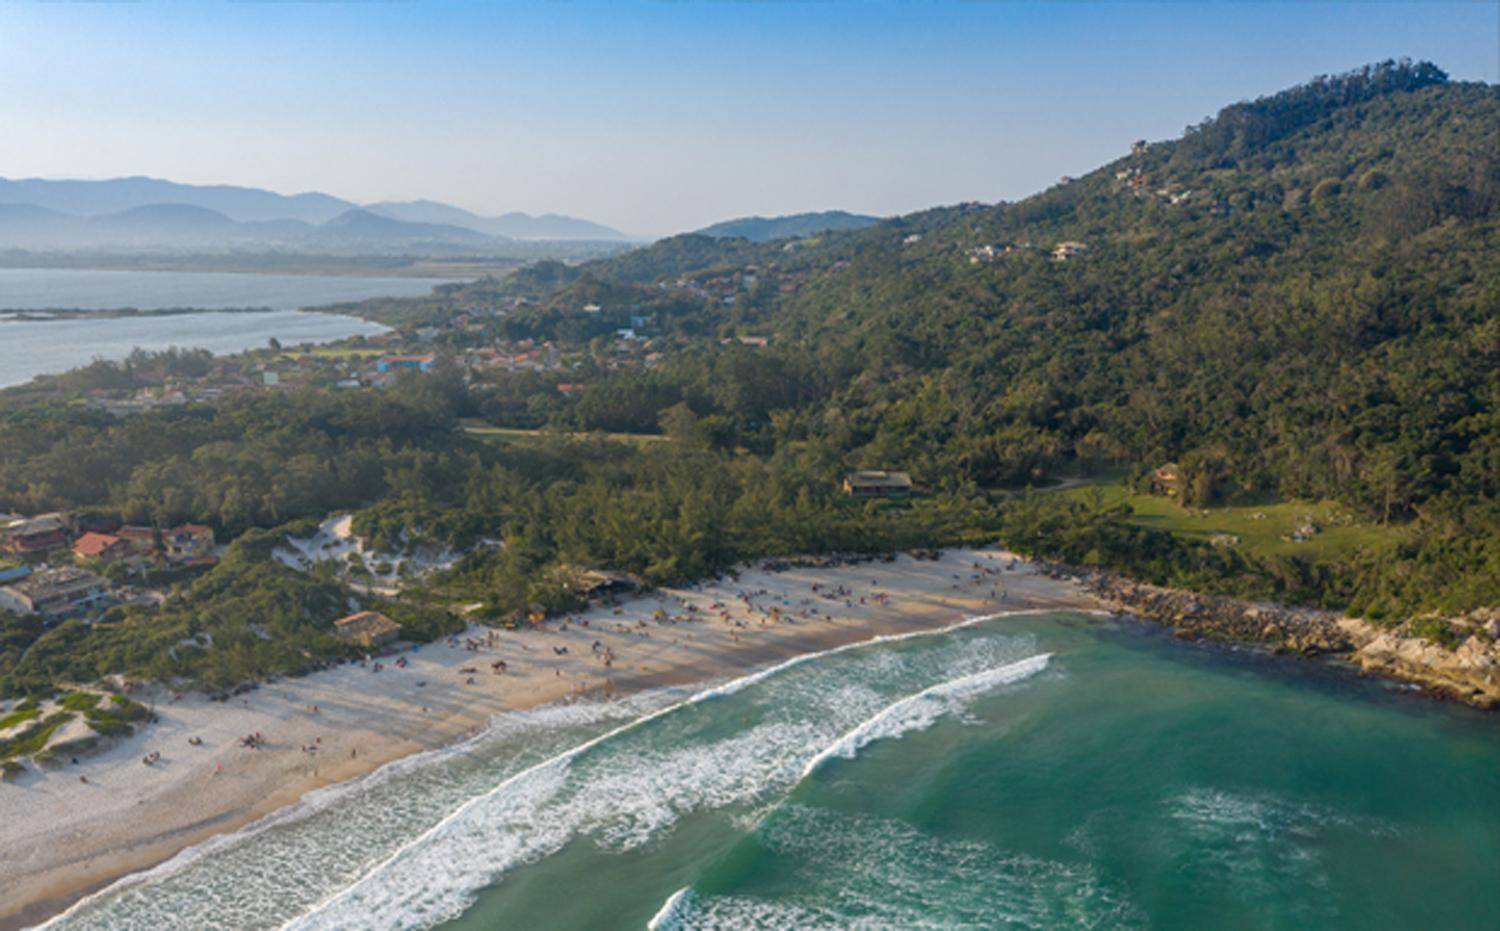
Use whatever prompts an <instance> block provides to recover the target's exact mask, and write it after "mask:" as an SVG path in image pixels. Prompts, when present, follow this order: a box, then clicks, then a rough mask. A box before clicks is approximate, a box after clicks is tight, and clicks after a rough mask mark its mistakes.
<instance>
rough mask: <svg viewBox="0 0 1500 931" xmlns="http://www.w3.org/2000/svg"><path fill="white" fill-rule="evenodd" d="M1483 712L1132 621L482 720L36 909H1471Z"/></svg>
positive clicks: (1489, 846) (871, 912)
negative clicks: (480, 726)
mask: <svg viewBox="0 0 1500 931" xmlns="http://www.w3.org/2000/svg"><path fill="white" fill-rule="evenodd" d="M1497 914H1500V720H1497V719H1496V718H1495V717H1493V716H1486V715H1482V714H1480V713H1477V712H1471V711H1468V710H1467V709H1463V708H1457V707H1453V706H1446V705H1438V704H1432V703H1427V702H1424V701H1421V700H1418V699H1415V698H1413V697H1411V696H1409V695H1403V694H1399V693H1398V692H1396V691H1395V690H1393V689H1392V688H1390V687H1389V686H1383V685H1380V684H1378V683H1373V682H1365V681H1360V680H1355V679H1351V678H1349V677H1346V676H1342V675H1338V674H1334V673H1331V672H1327V671H1324V670H1322V669H1321V668H1320V667H1316V666H1313V665H1312V664H1308V663H1305V662H1299V661H1295V660H1284V659H1277V658H1272V657H1264V656H1258V655H1254V654H1248V653H1236V652H1232V651H1227V650H1221V649H1213V648H1204V647H1198V646H1188V645H1183V644H1180V643H1177V642H1175V641H1173V640H1171V639H1170V638H1169V637H1167V636H1165V635H1163V634H1162V633H1161V632H1160V631H1159V630H1157V629H1156V628H1153V627H1148V626H1146V625H1141V624H1137V623H1135V622H1131V621H1117V620H1106V619H1103V618H1099V617H1088V616H1082V615H1075V614H1037V615H1030V616H1020V617H1009V618H1001V619H996V620H988V621H976V622H973V623H969V624H966V625H963V626H961V627H958V628H956V629H953V630H951V631H949V632H947V633H943V634H934V635H921V636H910V637H905V638H891V639H887V640H885V641H882V642H878V643H872V644H868V645H864V646H857V647H853V648H847V649H841V650H838V651H834V652H830V653H827V654H822V655H817V656H813V657H809V658H805V659H802V660H799V661H794V662H792V663H790V664H785V665H783V666H782V667H778V668H775V669H772V670H770V671H767V672H765V673H761V674H757V675H756V676H753V677H749V678H747V679H743V680H738V681H736V682H733V683H728V684H722V685H720V686H719V687H717V688H714V689H712V690H707V691H699V692H693V691H692V690H684V691H680V692H679V691H674V692H659V693H654V694H650V695H644V696H637V697H635V698H632V699H629V700H627V701H624V702H620V703H616V704H612V705H602V706H595V705H574V706H569V707H562V708H553V709H544V710H541V711H538V712H535V713H531V714H520V715H512V716H508V717H506V718H503V719H500V720H498V721H497V722H496V723H495V726H494V727H493V728H492V729H491V730H490V731H489V732H488V733H486V734H484V735H482V736H480V737H477V738H475V739H474V740H472V741H470V742H468V743H467V744H464V745H462V746H460V747H455V748H450V749H448V750H444V751H441V752H435V753H429V754H423V755H421V756H419V757H416V758H412V759H409V760H405V761H402V762H399V763H397V764H393V765H391V766H389V767H386V768H385V769H384V770H382V771H380V772H379V773H377V774H375V775H373V776H372V777H370V778H368V779H366V780H362V781H360V782H358V783H354V784H350V785H347V786H343V787H336V788H332V789H328V790H324V791H322V792H319V793H315V794H314V795H313V796H311V797H309V798H308V799H307V800H305V801H304V803H303V804H301V805H300V806H297V807H296V808H294V809H292V810H289V811H287V812H284V813H282V814H280V815H278V816H276V817H274V818H272V819H269V820H268V821H266V822H263V823H261V824H259V825H256V826H254V827H252V828H251V829H248V830H246V831H244V832H241V833H240V834H237V835H231V836H229V837H227V838H222V839H218V840H216V841H213V842H210V843H208V844H206V845H203V846H202V847H200V848H198V849H195V850H191V851H188V852H186V853H184V854H183V855H182V856H180V857H178V858H177V859H176V860H174V861H173V862H171V863H168V864H165V865H164V866H163V867H161V868H158V869H157V870H155V871H152V872H151V873H149V874H145V875H143V876H141V877H135V878H133V879H132V880H130V881H127V882H125V883H122V884H119V885H117V886H116V887H114V888H112V889H110V890H107V891H106V892H104V893H101V894H100V895H97V896H95V897H94V898H92V899H90V900H87V901H86V902H84V903H82V904H81V905H79V906H77V907H75V909H73V910H72V911H71V912H70V913H68V914H67V915H65V916H63V917H62V918H60V919H58V920H57V921H55V922H54V926H55V927H58V928H70V929H71V928H114V929H120V928H125V929H129V928H143V929H144V928H151V929H166V928H202V927H235V928H278V927H289V928H309V929H311V928H319V929H322V928H338V929H348V928H417V927H441V928H447V929H452V931H477V929H496V928H526V929H536V928H565V929H573V928H576V929H598V928H644V927H653V928H657V929H671V928H767V929H771V928H776V929H781V928H892V929H898V928H899V929H911V928H1038V929H1042V928H1162V929H1175V928H1183V929H1187V928H1193V929H1197V928H1229V929H1235V928H1246V929H1249V928H1257V929H1260V928H1287V929H1294V928H1296V929H1302V928H1359V929H1397V928H1401V929H1405V928H1444V929H1469V928H1474V929H1488V928H1493V927H1495V916H1496V915H1497Z"/></svg>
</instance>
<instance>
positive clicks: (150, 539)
mask: <svg viewBox="0 0 1500 931" xmlns="http://www.w3.org/2000/svg"><path fill="white" fill-rule="evenodd" d="M111 536H115V537H119V538H120V539H121V540H124V541H125V542H126V544H128V545H129V547H130V555H132V556H148V555H150V554H152V553H154V552H156V530H155V528H152V527H135V526H131V525H130V524H126V525H125V526H123V527H121V528H120V529H119V530H116V531H115V532H114V533H113V534H111Z"/></svg>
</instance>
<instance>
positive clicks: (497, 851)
mask: <svg viewBox="0 0 1500 931" xmlns="http://www.w3.org/2000/svg"><path fill="white" fill-rule="evenodd" d="M993 617H995V616H994V615H987V616H984V617H976V618H967V619H965V620H963V621H961V622H959V623H957V624H953V625H948V626H946V627H944V628H938V629H933V630H926V631H914V632H911V633H908V634H899V635H894V636H889V637H881V638H877V639H875V640H867V641H863V642H857V643H851V644H847V645H844V646H840V647H836V648H833V649H831V650H827V651H823V652H822V653H818V654H808V655H804V656H798V657H794V658H792V659H789V660H787V661H785V662H782V663H779V664H777V665H775V666H772V667H770V668H768V669H764V670H759V671H757V672H754V673H751V674H749V675H746V676H743V677H741V678H739V679H736V680H734V681H731V682H727V683H723V684H721V685H717V686H714V687H711V688H708V689H704V690H702V691H700V692H697V693H695V694H692V695H689V696H687V697H686V698H682V697H680V696H681V693H680V692H678V693H675V694H673V693H651V694H648V695H642V696H636V697H635V698H632V699H627V700H625V701H622V702H616V703H607V704H601V705H595V704H587V703H579V704H570V705H564V706H554V707H551V708H547V709H541V710H539V711H537V712H533V713H530V714H513V715H505V716H502V717H499V718H497V719H496V720H495V722H493V724H492V726H491V728H490V730H489V731H487V732H486V734H484V735H481V736H480V737H477V738H475V739H473V740H471V741H469V742H467V743H466V744H464V745H460V746H458V747H454V748H446V749H443V750H438V751H431V752H429V753H425V754H420V755H418V756H415V757H410V758H407V759H405V760H401V761H398V762H396V763H392V764H389V765H388V766H386V767H383V768H382V769H381V770H378V771H377V772H376V773H374V774H372V775H371V776H369V777H366V778H365V779H363V780H358V781H356V782H353V783H348V784H344V785H341V786H337V787H331V788H329V789H324V790H320V791H319V792H317V793H312V794H310V795H309V796H307V797H306V798H305V799H304V800H303V802H302V803H300V804H299V805H297V806H294V807H293V808H291V809H287V810H283V811H282V812H280V813H278V814H276V815H273V816H271V817H269V818H267V819H262V821H261V822H257V823H256V824H255V825H253V826H251V827H249V828H247V829H245V830H243V831H241V832H237V833H235V834H230V835H225V836H223V837H220V838H216V839H214V840H212V841H210V842H207V843H205V844H201V845H198V846H197V847H195V848H192V849H191V850H189V851H184V852H183V853H182V854H180V855H179V856H178V857H176V858H174V859H173V860H172V861H169V863H167V864H163V865H162V866H160V867H157V868H156V869H154V870H151V871H148V872H147V873H143V874H138V875H136V876H134V877H129V878H127V879H126V880H122V881H121V882H120V883H117V884H116V885H115V886H112V887H110V888H109V889H107V890H105V891H104V892H102V893H99V894H97V895H95V896H92V897H90V899H88V900H85V902H82V903H79V905H77V906H75V907H74V909H70V910H69V912H68V913H66V914H65V915H64V916H60V917H59V918H58V919H56V920H54V922H52V923H49V927H56V928H69V929H71V928H85V927H109V928H153V929H166V928H173V927H203V926H205V925H207V924H213V923H215V922H218V923H220V924H223V923H225V922H228V923H229V924H232V925H234V926H235V927H243V928H252V927H268V928H269V927H280V926H283V925H284V926H288V927H307V928H323V927H349V926H359V927H371V926H375V927H380V926H388V927H403V928H404V927H420V926H430V925H433V924H436V923H438V922H440V921H442V920H445V919H447V918H451V917H454V916H456V915H457V914H459V913H461V912H462V911H463V909H464V908H466V907H467V906H468V904H469V903H470V902H472V900H473V896H474V894H475V893H476V892H477V890H479V889H482V888H484V887H485V886H488V885H490V884H491V883H493V882H494V881H495V880H496V879H498V878H499V876H501V875H502V874H504V873H505V872H506V871H508V870H510V869H513V868H515V867H516V866H518V865H521V864H524V863H527V862H531V861H533V860H536V859H539V858H541V857H544V856H547V855H548V854H550V853H551V852H553V851H555V850H557V849H560V848H561V846H563V845H564V844H566V843H567V842H568V841H569V840H571V839H573V838H575V837H579V836H587V837H590V838H592V839H593V840H594V842H595V843H598V844H600V845H602V846H603V847H605V848H606V849H613V850H625V849H630V848H632V847H635V846H638V845H640V844H642V843H645V842H647V841H649V840H650V839H652V838H653V837H655V836H658V835H660V834H661V833H663V832H665V831H667V830H670V828H671V826H672V825H673V824H674V823H675V822H676V821H677V820H679V819H680V818H681V817H682V816H683V815H684V814H687V813H689V812H692V811H700V810H718V809H724V808H726V807H730V806H733V807H735V808H739V809H744V808H752V809H754V808H759V809H760V810H765V806H767V805H768V804H770V803H774V802H775V801H776V800H778V799H779V798H780V797H781V796H783V795H784V794H785V792H786V791H788V790H789V789H790V787H792V786H794V785H795V784H796V783H797V781H798V780H799V779H800V774H801V773H802V772H803V770H804V769H805V768H806V764H807V761H808V760H809V758H810V757H812V756H814V755H817V754H818V753H819V752H820V748H826V747H828V746H829V743H830V741H832V740H835V739H836V738H838V737H839V735H840V734H845V736H847V731H848V729H849V728H850V727H851V726H855V725H857V724H858V723H859V722H860V721H864V720H866V719H868V718H869V717H870V716H872V715H875V714H877V713H878V712H879V711H880V710H881V708H883V707H886V706H888V705H889V704H890V703H891V701H890V697H889V696H890V691H891V690H892V689H894V688H901V687H903V686H906V685H907V683H910V682H921V681H923V680H924V679H925V680H926V681H928V682H931V681H932V680H933V678H934V676H935V675H948V676H951V675H952V674H953V673H954V672H962V673H964V674H965V675H963V676H960V677H959V679H960V680H964V679H967V678H971V677H973V676H974V675H975V674H976V673H977V674H979V675H980V676H981V678H982V677H983V674H984V672H985V671H986V670H992V667H994V665H995V663H996V662H997V661H1009V662H1012V663H1013V662H1014V660H1015V657H1016V656H1017V655H1018V652H1019V654H1020V655H1024V652H1025V649H1026V644H1027V643H1028V642H1029V638H1024V637H1023V638H1017V637H1013V636H1011V637H999V638H997V637H991V636H984V637H980V638H965V639H962V640H954V641H947V642H940V643H939V644H938V645H937V646H936V647H935V648H933V649H927V650H922V651H918V652H917V653H896V654H892V653H889V652H888V651H883V650H874V651H872V652H870V653H869V654H868V655H859V654H855V656H856V657H857V658H856V659H855V660H854V662H853V664H852V665H851V664H850V663H849V662H841V664H840V665H839V666H838V667H837V668H836V669H834V674H833V675H822V674H821V669H820V671H819V672H818V673H817V674H814V675H810V676H801V675H799V676H796V677H791V678H781V679H778V680H776V686H775V689H774V690H773V691H772V692H769V693H766V694H765V695H760V694H757V695H756V696H754V697H753V698H752V699H750V700H749V701H748V702H747V703H743V704H737V705H736V706H735V711H736V713H737V714H738V713H741V712H743V715H742V717H743V720H744V722H745V723H744V725H743V729H742V730H739V731H737V732H735V733H733V734H731V735H729V736H722V737H718V736H715V737H713V738H712V739H708V740H705V737H706V736H709V735H703V734H699V733H698V732H697V731H695V730H694V728H695V727H697V726H700V724H702V725H703V726H706V724H703V722H709V723H712V721H713V718H712V717H705V715H706V712H703V713H698V712H695V713H694V714H690V715H687V716H686V717H684V716H682V715H673V713H674V712H678V711H682V710H685V709H688V708H695V707H696V708H705V707H706V706H705V705H704V703H705V702H708V701H709V700H710V699H716V698H722V697H726V696H730V695H736V694H738V693H741V692H744V691H745V690H746V689H748V688H750V687H751V686H753V685H756V684H759V683H763V682H766V681H767V680H769V679H771V678H772V677H774V676H777V674H778V673H782V672H785V671H787V670H790V669H793V668H795V667H798V666H801V665H803V664H806V663H808V662H810V661H811V660H814V659H818V658H820V657H827V656H830V655H833V654H845V653H850V652H851V651H856V650H859V649H861V648H865V647H878V646H880V645H883V644H891V643H893V642H899V641H906V640H911V639H913V638H917V637H928V636H934V635H938V634H942V633H947V632H951V631H953V630H956V629H958V628H961V627H968V626H971V625H974V624H978V623H980V622H982V621H986V620H990V619H992V618H993ZM898 704H899V702H898ZM669 716H671V717H669ZM625 718H629V720H623V719H625ZM622 720H623V723H620V724H618V725H617V726H615V727H612V728H609V729H608V730H606V731H605V732H604V733H602V734H598V735H597V736H594V737H591V738H590V739H588V740H585V741H582V742H577V743H573V744H571V745H559V744H558V743H557V742H558V740H559V739H560V738H562V737H563V736H564V735H566V734H567V733H569V732H572V731H576V730H577V729H578V728H580V727H586V726H598V725H600V724H606V723H608V722H610V721H622ZM652 722H660V724H659V725H658V727H647V725H650V724H651V723H652ZM695 722H696V723H695ZM722 724H723V722H722V721H719V722H718V724H717V726H718V727H719V728H720V730H722ZM922 726H927V725H925V724H924V725H922ZM660 727H665V728H666V729H667V730H666V731H665V732H664V733H661V734H656V735H655V736H653V732H655V731H657V730H658V729H659V728H660ZM539 734H545V735H547V736H543V737H541V738H540V739H539V738H538V735H539ZM657 737H663V738H670V739H656V738H657ZM869 739H874V738H873V737H870V738H869ZM549 741H550V742H551V744H552V745H553V746H554V747H556V748H557V749H556V750H555V751H554V752H551V753H550V755H549V756H546V757H545V758H540V759H539V756H540V754H539V753H537V752H536V750H535V749H532V748H535V747H545V746H547V744H548V742H549ZM856 749H857V748H856ZM594 751H598V752H599V754H602V758H601V759H597V760H596V759H594V756H596V755H598V754H596V753H595V752H594ZM605 751H607V752H605ZM500 754H503V758H502V756H501V755H500ZM527 756H529V757H530V759H529V760H527V759H526V757H527ZM622 756H623V757H624V758H623V759H621V757H622ZM532 761H535V762H532ZM497 770H498V771H499V772H498V775H500V776H501V777H502V778H500V781H499V782H496V781H495V780H496V771H497ZM302 822H306V823H305V824H304V823H302ZM273 828H282V829H285V830H272V829H273ZM408 838H410V840H406V839H408ZM403 841H404V842H403ZM455 864H460V865H461V866H460V867H459V868H457V869H455Z"/></svg>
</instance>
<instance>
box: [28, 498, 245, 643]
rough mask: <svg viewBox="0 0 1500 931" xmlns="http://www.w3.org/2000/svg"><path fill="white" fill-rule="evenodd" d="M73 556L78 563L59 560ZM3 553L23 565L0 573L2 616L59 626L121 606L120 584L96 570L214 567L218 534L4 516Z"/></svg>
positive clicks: (200, 527) (92, 518) (83, 518)
mask: <svg viewBox="0 0 1500 931" xmlns="http://www.w3.org/2000/svg"><path fill="white" fill-rule="evenodd" d="M65 550H66V551H67V552H68V553H69V554H70V555H71V556H72V560H73V563H74V564H73V565H57V566H54V565H50V564H49V563H41V564H38V565H36V568H33V564H37V563H38V561H39V560H40V559H42V558H46V559H48V560H49V561H55V559H56V557H57V555H58V554H60V553H62V552H63V551H65ZM0 552H3V553H5V554H8V555H9V556H11V557H13V558H15V559H17V560H20V561H21V562H20V563H19V564H17V565H12V566H8V567H5V568H0V610H5V611H12V612H15V613H17V614H37V615H41V616H42V617H43V618H44V619H46V620H57V619H60V618H62V617H66V616H69V615H73V614H78V613H82V612H85V611H88V610H90V609H93V608H96V607H99V606H100V605H102V604H104V603H107V602H111V601H113V600H115V592H114V586H113V585H112V584H111V583H110V582H109V580H107V579H106V578H104V577H103V576H102V575H99V574H98V573H97V572H96V571H94V570H96V569H98V568H100V567H101V566H103V565H106V564H109V563H113V562H124V563H127V564H132V565H143V564H147V563H151V562H156V561H158V560H162V561H165V562H167V563H168V564H170V565H175V566H209V565H213V563H214V562H216V561H217V557H216V556H215V554H214V532H213V528H211V527H208V526H206V525H204V524H182V525H181V526H178V527H173V528H171V529H168V530H157V529H155V528H152V527H139V526H130V525H122V524H121V523H120V522H119V521H116V520H112V519H109V518H104V517H99V516H97V515H89V514H83V515H77V516H75V517H73V518H72V519H69V518H68V517H66V516H64V515H63V514H61V513H52V514H38V515H35V516H33V517H22V516H19V515H14V514H11V515H0Z"/></svg>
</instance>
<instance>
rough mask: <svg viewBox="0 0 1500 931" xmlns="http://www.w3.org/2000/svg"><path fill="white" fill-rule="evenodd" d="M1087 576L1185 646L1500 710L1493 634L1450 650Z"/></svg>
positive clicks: (1356, 623)
mask: <svg viewBox="0 0 1500 931" xmlns="http://www.w3.org/2000/svg"><path fill="white" fill-rule="evenodd" d="M1068 571H1070V572H1076V570H1068ZM1086 578H1087V586H1088V590H1089V591H1090V592H1091V593H1092V594H1094V595H1095V596H1096V598H1097V599H1098V600H1099V601H1100V602H1101V603H1102V604H1105V605H1107V606H1108V607H1109V609H1110V610H1112V611H1115V612H1117V613H1121V614H1129V615H1132V616H1134V617H1138V618H1140V619H1142V620H1144V621H1149V622H1151V623H1154V624H1159V625H1161V626H1162V627H1164V628H1166V629H1168V630H1169V631H1171V632H1172V633H1173V634H1174V636H1176V637H1178V638H1179V639H1182V640H1197V639H1199V638H1204V639H1213V640H1219V641H1223V642H1227V643H1234V644H1239V645H1244V646H1249V647H1256V648H1260V649H1263V650H1266V651H1267V652H1270V653H1284V654H1295V655H1297V656H1300V657H1303V658H1305V659H1313V660H1320V661H1322V662H1323V663H1324V664H1325V665H1333V666H1341V667H1344V668H1346V669H1349V670H1351V671H1353V672H1355V673H1357V674H1358V675H1364V676H1376V677H1379V678H1382V679H1385V680H1388V681H1392V682H1398V683H1401V684H1403V685H1407V686H1413V687H1418V688H1420V689H1421V691H1422V694H1424V695H1426V696H1428V697H1431V698H1437V699H1442V700H1452V701H1456V702H1459V703H1460V704H1465V705H1468V706H1470V707H1473V708H1477V709H1479V710H1482V711H1492V710H1495V709H1497V708H1500V640H1496V639H1495V638H1494V634H1493V633H1491V634H1489V635H1488V636H1480V635H1479V634H1478V633H1472V634H1470V635H1468V636H1467V637H1466V638H1465V639H1464V640H1463V642H1462V643H1460V644H1459V645H1457V646H1456V647H1455V648H1453V649H1448V648H1445V647H1441V646H1439V645H1437V644H1435V643H1432V642H1430V641H1428V640H1426V639H1424V638H1422V637H1419V636H1414V635H1411V634H1408V633H1403V632H1402V631H1401V630H1400V629H1399V628H1381V627H1377V626H1375V625H1374V624H1371V623H1370V622H1369V621H1366V620H1363V619H1361V618H1355V617H1347V616H1344V615H1342V614H1339V613H1337V612H1333V611H1323V610H1318V609H1314V608H1298V607H1290V606H1286V605H1280V604H1264V603H1254V602H1248V601H1241V600H1239V599H1235V598H1228V597H1224V596H1220V595H1205V594H1201V593H1198V592H1192V591H1185V590H1181V589H1173V588H1165V587H1162V586H1158V585H1150V584H1146V583H1141V582H1133V581H1131V580H1129V579H1126V578H1122V577H1118V576H1114V575H1112V574H1109V573H1095V574H1093V575H1090V576H1086ZM1496 629H1500V625H1496Z"/></svg>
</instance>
